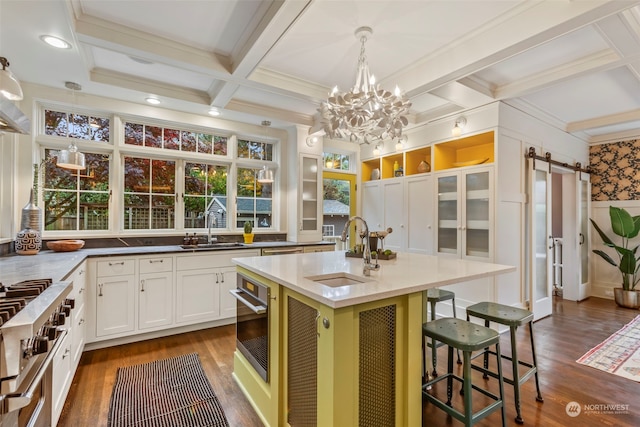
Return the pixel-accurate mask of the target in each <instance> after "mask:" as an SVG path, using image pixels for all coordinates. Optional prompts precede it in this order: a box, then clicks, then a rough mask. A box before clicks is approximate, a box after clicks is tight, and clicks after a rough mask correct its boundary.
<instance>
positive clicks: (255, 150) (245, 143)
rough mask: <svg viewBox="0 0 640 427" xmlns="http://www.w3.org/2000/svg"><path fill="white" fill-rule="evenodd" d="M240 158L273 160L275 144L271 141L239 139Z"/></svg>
mask: <svg viewBox="0 0 640 427" xmlns="http://www.w3.org/2000/svg"><path fill="white" fill-rule="evenodd" d="M238 158H240V159H255V160H269V161H272V160H273V144H272V143H270V142H258V141H249V140H246V139H238Z"/></svg>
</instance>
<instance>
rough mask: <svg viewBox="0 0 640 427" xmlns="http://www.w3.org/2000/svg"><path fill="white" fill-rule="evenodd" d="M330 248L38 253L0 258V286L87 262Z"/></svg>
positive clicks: (57, 276) (58, 276)
mask: <svg viewBox="0 0 640 427" xmlns="http://www.w3.org/2000/svg"><path fill="white" fill-rule="evenodd" d="M322 244H331V245H333V244H334V243H333V242H330V243H327V242H310V243H296V242H282V241H278V242H256V243H253V244H250V245H245V244H243V245H242V246H233V247H219V248H207V249H183V248H182V247H180V246H177V245H167V246H128V247H117V248H115V247H109V248H93V249H80V250H77V251H75V252H54V251H51V250H43V251H40V252H39V253H38V254H36V255H17V254H12V255H7V256H3V257H0V283H4V284H5V285H9V284H12V283H16V282H19V281H22V280H30V279H43V278H51V279H53V281H54V282H58V281H61V280H64V279H65V278H66V277H67V276H68V275H69V273H71V272H72V271H73V269H74V268H76V267H77V266H78V264H80V263H81V262H82V261H84V260H85V259H86V258H90V257H108V256H126V255H157V254H174V255H175V254H178V255H190V254H194V253H197V254H204V253H207V252H215V251H238V250H247V249H262V248H272V247H288V246H307V245H322Z"/></svg>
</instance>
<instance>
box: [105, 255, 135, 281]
mask: <svg viewBox="0 0 640 427" xmlns="http://www.w3.org/2000/svg"><path fill="white" fill-rule="evenodd" d="M135 271H136V264H135V260H133V259H110V260H105V261H98V277H109V276H123V275H128V274H135Z"/></svg>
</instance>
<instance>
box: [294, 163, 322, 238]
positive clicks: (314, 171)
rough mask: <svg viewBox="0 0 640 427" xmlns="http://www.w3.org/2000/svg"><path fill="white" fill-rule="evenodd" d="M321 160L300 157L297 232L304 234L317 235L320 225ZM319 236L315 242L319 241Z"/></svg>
mask: <svg viewBox="0 0 640 427" xmlns="http://www.w3.org/2000/svg"><path fill="white" fill-rule="evenodd" d="M320 162H321V159H320V157H319V156H314V155H309V154H303V155H301V156H300V182H301V184H302V185H301V186H300V187H301V194H300V198H299V200H300V203H301V207H300V213H301V214H300V218H299V223H298V227H299V231H300V233H301V234H305V233H319V232H320V228H321V225H322V210H321V207H322V187H321V185H322V180H321V179H320V174H321V173H322V172H321V171H322V168H321V166H320V164H321V163H320ZM320 238H321V235H319V236H317V238H316V240H320Z"/></svg>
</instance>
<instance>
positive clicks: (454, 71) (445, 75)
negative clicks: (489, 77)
mask: <svg viewBox="0 0 640 427" xmlns="http://www.w3.org/2000/svg"><path fill="white" fill-rule="evenodd" d="M639 3H640V2H638V1H624V0H619V1H612V0H609V1H604V0H603V1H570V2H566V1H555V0H548V1H541V2H526V3H524V4H523V6H521V7H520V8H515V9H513V11H512V12H511V13H509V14H505V15H504V16H503V17H502V19H496V20H494V21H492V23H490V24H488V25H486V26H484V27H483V28H480V29H478V30H477V31H473V32H471V33H469V34H468V35H467V37H464V38H461V39H459V40H457V41H456V42H455V43H453V44H452V45H449V46H445V47H443V48H442V49H440V50H439V51H437V52H435V53H434V54H433V55H429V56H427V57H425V58H423V59H422V60H421V61H418V62H416V64H414V65H413V66H411V67H408V68H406V69H404V70H402V71H400V72H398V73H395V74H394V75H392V76H389V77H388V78H387V79H385V80H389V81H395V82H399V83H401V84H402V87H404V88H406V90H407V95H408V96H415V95H418V94H421V93H424V92H428V91H431V90H433V89H435V88H437V87H439V86H442V85H443V84H446V83H448V82H449V81H452V80H459V79H461V78H463V77H466V76H468V75H471V74H473V73H475V72H478V71H480V70H482V69H484V68H486V67H489V66H491V65H494V64H496V63H498V62H500V61H502V60H505V59H508V58H510V57H512V56H514V55H517V54H518V53H521V52H523V51H526V50H528V49H531V48H533V47H536V46H538V45H540V44H542V43H545V42H547V41H549V40H552V39H554V38H556V37H559V36H561V35H563V34H567V33H569V32H571V31H574V30H576V29H578V28H581V27H583V26H585V25H589V24H592V23H593V22H596V21H597V20H599V19H602V18H603V17H604V16H609V15H612V14H615V13H619V12H621V11H623V10H626V9H628V8H630V7H632V6H633V5H636V4H639ZM505 34H509V37H505ZM463 46H464V47H463Z"/></svg>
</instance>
